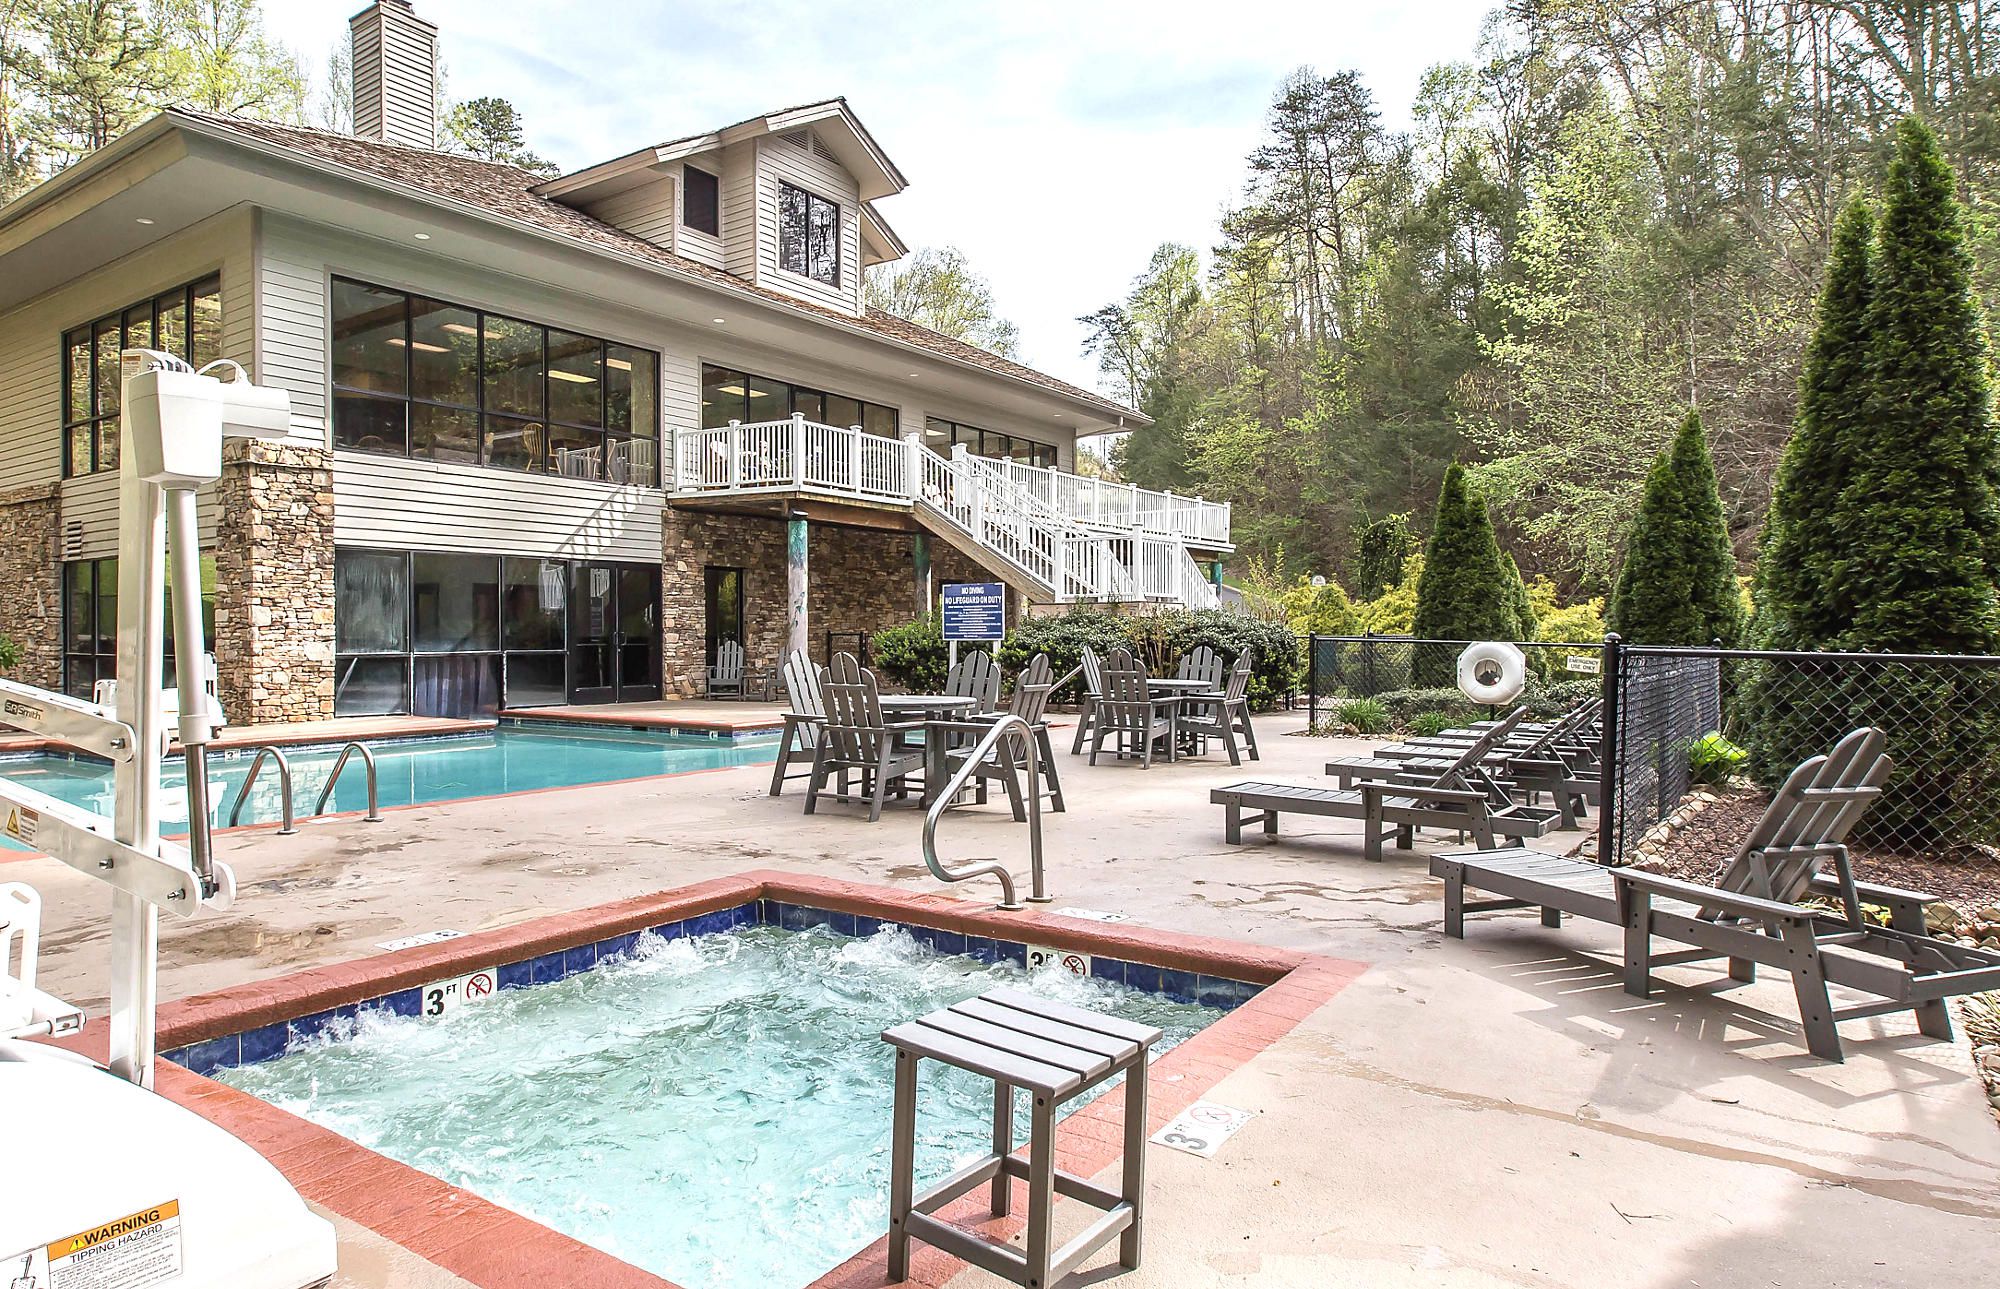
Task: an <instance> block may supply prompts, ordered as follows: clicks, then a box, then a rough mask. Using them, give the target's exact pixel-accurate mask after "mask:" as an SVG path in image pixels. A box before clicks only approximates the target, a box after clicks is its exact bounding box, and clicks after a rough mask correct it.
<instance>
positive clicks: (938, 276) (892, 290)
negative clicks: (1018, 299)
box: [863, 246, 1021, 358]
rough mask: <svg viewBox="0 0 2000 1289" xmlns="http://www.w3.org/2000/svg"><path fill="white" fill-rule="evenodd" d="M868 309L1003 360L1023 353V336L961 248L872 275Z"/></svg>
mask: <svg viewBox="0 0 2000 1289" xmlns="http://www.w3.org/2000/svg"><path fill="white" fill-rule="evenodd" d="M863 286H864V291H865V294H866V298H867V302H868V306H869V307H870V308H872V309H880V310H882V311H883V312H884V313H893V314H895V315H896V316H897V317H899V318H903V319H905V320H907V321H909V322H914V323H916V324H917V325H918V326H920V327H929V328H930V329H931V330H932V331H936V332H940V333H942V334H944V335H947V336H950V337H951V338H952V339H953V340H963V341H964V342H965V343H966V344H968V345H976V346H978V347H979V348H981V349H984V350H986V351H988V352H989V353H996V354H999V355H1000V356H1001V357H1002V358H1012V357H1014V356H1015V355H1016V353H1017V352H1018V351H1019V349H1020V344H1021V331H1020V328H1018V327H1016V326H1015V325H1014V324H1013V323H1011V322H1009V321H1007V319H1005V318H1003V317H1001V316H1000V308H999V305H998V304H997V303H996V302H995V301H994V299H993V287H992V284H990V283H989V282H987V280H986V279H985V278H984V277H982V276H980V275H979V274H978V273H977V272H975V271H974V270H973V267H972V265H971V264H970V263H969V262H968V261H967V260H966V258H965V253H964V252H962V251H960V250H959V249H958V248H957V247H955V246H943V247H928V246H926V247H921V248H919V249H917V250H916V251H913V252H911V253H910V254H909V255H908V256H906V257H904V258H903V259H901V260H899V261H897V262H895V263H894V264H883V265H878V266H876V267H874V268H871V269H869V270H868V274H867V277H866V279H865V281H864V284H863Z"/></svg>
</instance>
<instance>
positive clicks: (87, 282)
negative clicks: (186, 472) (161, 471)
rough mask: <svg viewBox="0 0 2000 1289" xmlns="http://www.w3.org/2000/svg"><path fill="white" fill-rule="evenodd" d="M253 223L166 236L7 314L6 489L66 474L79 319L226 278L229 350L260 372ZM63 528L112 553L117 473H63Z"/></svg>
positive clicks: (234, 218)
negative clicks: (65, 406)
mask: <svg viewBox="0 0 2000 1289" xmlns="http://www.w3.org/2000/svg"><path fill="white" fill-rule="evenodd" d="M253 227H254V225H253V223H252V218H251V214H250V212H249V211H248V210H233V211H227V212H224V213H223V214H220V215H217V216H215V217H213V218H211V219H208V220H205V221H203V222H202V223H200V224H198V225H196V226H195V227H193V228H190V229H187V230H184V231H183V232H180V233H176V234H173V235H171V236H168V237H164V238H162V239H160V240H159V241H158V242H155V243H154V244H152V245H151V246H149V247H147V248H146V249H145V250H144V251H141V252H138V253H135V254H133V255H128V256H126V257H124V258H123V259H120V260H117V261H114V262H113V263H111V264H107V265H105V266H104V267H102V268H100V269H97V270H96V271H94V272H91V273H88V274H86V275H84V276H83V277H81V278H78V279H77V280H76V281H74V282H71V283H69V284H68V285H66V286H64V287H62V288H61V289H60V290H56V291H52V292H50V293H48V294H47V295H43V296H39V297H37V298H36V299H34V300H31V301H29V302H28V303H26V304H24V305H21V306H19V307H18V308H16V309H14V310H13V311H12V312H10V313H8V314H7V315H6V316H5V317H4V318H0V480H4V481H5V485H4V486H5V487H19V486H22V485H26V484H35V483H49V482H53V481H55V480H57V479H59V478H60V477H61V475H62V337H63V333H64V332H65V331H67V330H69V329H70V328H72V327H75V326H77V325H79V324H81V323H86V322H89V321H91V320H92V319H95V318H100V317H103V316H104V315H105V314H107V313H113V312H116V311H117V310H119V309H122V308H124V307H126V306H127V305H130V304H132V303H134V302H135V301H139V300H143V299H145V298H147V297H148V296H151V295H154V294H157V293H158V292H161V291H165V290H168V289H170V288H172V287H176V286H180V285H181V284H183V283H186V282H189V281H193V280H195V279H197V278H201V277H205V276H207V275H208V274H210V273H214V272H218V271H219V272H220V273H221V274H222V356H223V357H225V358H234V359H236V360H237V361H238V362H240V363H242V364H243V365H244V366H245V367H246V368H248V369H250V371H251V374H252V377H253V378H254V377H255V374H256V372H255V367H256V363H255V355H254V353H253V345H252V340H251V337H252V331H253V327H254V319H255V316H256V312H255V308H254V306H253V304H252V285H251V264H252V257H253V246H252V243H253V238H254V234H253ZM61 488H62V517H63V525H64V530H65V532H66V533H69V532H71V531H73V530H72V527H71V526H72V525H76V526H77V527H78V528H80V530H81V531H80V533H79V534H78V544H77V546H76V554H77V555H78V557H89V558H95V557H97V556H100V555H110V554H113V553H114V552H115V551H116V550H117V545H118V479H117V476H116V475H115V474H113V473H109V472H106V473H101V474H96V475H86V476H81V477H78V478H75V479H65V480H62V483H61ZM201 526H202V540H203V541H211V540H213V538H214V534H215V508H214V507H213V506H212V505H208V504H204V505H203V507H202V511H201Z"/></svg>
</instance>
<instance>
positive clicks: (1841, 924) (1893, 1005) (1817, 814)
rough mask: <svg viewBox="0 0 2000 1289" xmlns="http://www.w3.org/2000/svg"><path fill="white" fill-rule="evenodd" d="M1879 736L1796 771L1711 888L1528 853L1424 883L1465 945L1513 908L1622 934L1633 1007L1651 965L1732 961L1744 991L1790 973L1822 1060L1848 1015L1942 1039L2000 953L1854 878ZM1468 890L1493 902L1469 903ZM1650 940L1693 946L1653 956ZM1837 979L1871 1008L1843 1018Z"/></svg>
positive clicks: (1438, 859)
mask: <svg viewBox="0 0 2000 1289" xmlns="http://www.w3.org/2000/svg"><path fill="white" fill-rule="evenodd" d="M1886 741H1887V740H1886V738H1885V736H1884V735H1883V733H1882V731H1880V730H1876V729H1868V728H1863V729H1858V730H1855V731H1853V732H1852V733H1850V734H1848V735H1847V736H1846V737H1845V738H1843V739H1842V740H1841V741H1840V742H1839V743H1838V744H1837V745H1836V746H1835V747H1834V749H1833V751H1832V752H1830V753H1828V754H1826V755H1824V756H1816V757H1813V758H1811V759H1810V760H1808V761H1805V762H1804V763H1802V764H1801V765H1799V766H1798V767H1797V768H1796V769H1794V770H1793V771H1792V773H1791V774H1790V775H1788V776H1787V777H1786V779H1785V782H1784V783H1783V784H1782V785H1781V786H1780V787H1779V788H1778V790H1777V791H1776V792H1775V793H1773V794H1772V797H1771V803H1770V805H1769V806H1768V807H1766V809H1765V811H1764V815H1763V817H1762V818H1761V819H1760V820H1759V821H1758V823H1757V826H1756V827H1755V828H1754V829H1753V830H1752V831H1751V833H1750V835H1749V837H1748V838H1746V839H1745V841H1744V844H1743V846H1742V848H1741V849H1740V850H1738V851H1737V852H1736V854H1735V855H1734V856H1732V857H1731V858H1730V859H1729V861H1728V862H1727V863H1726V864H1725V865H1724V866H1723V868H1722V870H1721V873H1720V875H1719V876H1718V878H1717V880H1716V882H1715V883H1714V884H1713V885H1711V886H1704V885H1701V884H1700V883H1697V882H1686V881H1681V880H1679V879H1677V878H1673V877H1667V876H1664V875H1662V874H1659V873H1646V872H1641V871H1639V870H1637V869H1632V868H1610V867H1605V866H1603V865H1599V864H1594V863H1591V862H1589V861H1587V860H1580V859H1563V858H1560V857H1558V856H1555V855H1547V854H1543V853H1541V852H1539V851H1531V850H1521V849H1510V850H1500V851H1492V852H1487V853H1483V854H1480V853H1467V852H1460V853H1453V854H1443V855H1437V856H1435V857H1433V858H1432V860H1431V873H1432V875H1433V876H1436V877H1440V878H1443V879H1444V883H1445V915H1444V930H1445V934H1446V935H1450V936H1455V937H1459V938H1463V937H1464V935H1465V915H1466V914H1468V913H1484V912H1491V911H1495V910H1500V909H1519V908H1539V909H1540V910H1541V914H1542V923H1543V925H1545V926H1549V927H1559V926H1561V925H1562V915H1563V914H1565V913H1568V914H1571V915H1572V916H1575V917H1581V918H1587V919H1589V920H1591V921H1596V922H1608V923H1610V924H1612V925H1614V926H1622V927H1623V928H1624V931H1625V949H1624V974H1625V990H1626V992H1627V993H1630V994H1633V995H1635V996H1636V997H1640V998H1646V997H1649V996H1650V995H1651V993H1652V988H1653V979H1652V973H1653V969H1654V968H1656V967H1664V966H1686V965H1689V964H1692V963H1698V962H1713V961H1717V960H1723V961H1726V963H1727V964H1728V971H1729V975H1730V978H1731V979H1734V980H1742V981H1749V980H1754V979H1755V978H1756V971H1757V968H1758V967H1759V966H1768V967H1773V968H1777V969H1782V970H1784V971H1786V972H1789V973H1790V975H1791V977H1792V988H1793V994H1794V996H1795V997H1796V998H1797V1000H1798V1006H1799V1019H1800V1022H1801V1024H1802V1026H1803V1028H1804V1030H1805V1037H1806V1047H1807V1048H1808V1050H1810V1051H1811V1052H1812V1053H1813V1054H1814V1055H1815V1056H1818V1057H1821V1058H1823V1059H1825V1060H1829V1061H1838V1060H1840V1059H1842V1055H1843V1054H1842V1050H1841V1042H1840V1031H1839V1029H1838V1025H1839V1023H1840V1022H1841V1021H1845V1020H1857V1019H1860V1018H1862V1017H1867V1016H1880V1015H1883V1014H1885V1013H1889V1012H1896V1011H1909V1012H1912V1013H1914V1014H1915V1016H1916V1020H1917V1028H1918V1029H1919V1030H1920V1031H1921V1032H1922V1033H1924V1034H1926V1035H1928V1036H1930V1037H1932V1038H1940V1039H1948V1038H1950V1037H1951V1013H1950V1012H1949V1010H1948V1009H1947V1008H1946V1005H1945V1002H1944V1000H1945V999H1946V998H1950V997H1953V996H1956V995H1960V994H1968V993H1977V992H1980V991H1983V990H1987V989H1995V988H2000V953H1995V952H1992V951H1990V950H1985V949H1969V948H1965V947H1963V946H1961V945H1958V944H1955V943H1947V942H1945V941H1943V940H1939V939H1937V938H1936V937H1934V936H1931V935H1930V934H1928V931H1927V927H1926V922H1925V918H1924V908H1925V906H1926V905H1927V904H1930V903H1934V902H1935V898H1936V897H1934V896H1931V895H1927V894H1924V893H1922V892H1918V891H1907V890H1902V889H1900V888H1897V887H1890V886H1880V885H1874V884H1871V883H1867V882H1859V881H1856V880H1855V879H1854V874H1853V870H1852V866H1851V865H1850V863H1849V860H1848V854H1847V846H1846V838H1847V834H1848V832H1849V831H1850V830H1852V828H1853V827H1854V825H1855V823H1856V822H1857V821H1858V820H1859V819H1860V818H1861V816H1862V814H1863V813H1864V812H1865V811H1866V810H1867V809H1868V807H1869V805H1871V804H1872V803H1873V802H1874V801H1875V799H1876V798H1877V797H1879V796H1880V795H1881V791H1882V785H1883V784H1884V783H1885V782H1886V781H1887V780H1888V777H1889V773H1890V770H1891V769H1892V763H1891V761H1890V758H1889V757H1888V756H1887V755H1885V754H1884V753H1883V750H1882V749H1883V747H1884V746H1885V744H1886ZM1828 864H1831V865H1832V867H1833V872H1831V873H1828V872H1826V871H1824V866H1825V865H1828ZM1467 888H1472V889H1476V890H1479V891H1485V892H1488V893H1490V894H1492V895H1494V896H1497V897H1498V898H1495V899H1486V900H1480V901H1477V902H1468V901H1467V899H1466V897H1465V893H1466V890H1467ZM1815 895H1819V896H1829V897H1832V898H1833V899H1835V900H1837V901H1838V903H1839V906H1840V911H1839V912H1838V913H1833V914H1830V913H1828V912H1827V911H1826V910H1825V909H1823V908H1820V907H1815V906H1811V905H1807V904H1804V903H1803V902H1802V901H1804V900H1806V899H1807V898H1810V897H1812V896H1815ZM1864 903H1865V904H1871V905H1876V906H1878V907H1883V908H1887V909H1888V910H1889V916H1890V924H1889V925H1888V926H1887V927H1881V926H1877V925H1875V924H1874V923H1873V922H1872V921H1871V920H1869V919H1868V918H1866V917H1865V916H1863V909H1862V905H1863V904H1864ZM1656 938H1657V939H1662V940H1668V941H1671V942H1673V943H1676V944H1681V945H1686V946H1690V947H1688V948H1685V949H1675V950H1672V951H1669V952H1665V953H1658V954H1656V953H1654V952H1653V949H1652V943H1653V941H1654V939H1656ZM1829 983H1831V984H1838V985H1842V986H1845V987H1847V988H1850V989H1854V990H1857V991H1859V992H1862V993H1866V994H1872V995H1874V1001H1870V1002H1865V1003H1860V1004H1856V1005H1853V1006H1848V1007H1842V1008H1836V1007H1835V1006H1834V1005H1833V1000H1832V996H1831V995H1830V994H1829V992H1828V989H1827V986H1828V984H1829Z"/></svg>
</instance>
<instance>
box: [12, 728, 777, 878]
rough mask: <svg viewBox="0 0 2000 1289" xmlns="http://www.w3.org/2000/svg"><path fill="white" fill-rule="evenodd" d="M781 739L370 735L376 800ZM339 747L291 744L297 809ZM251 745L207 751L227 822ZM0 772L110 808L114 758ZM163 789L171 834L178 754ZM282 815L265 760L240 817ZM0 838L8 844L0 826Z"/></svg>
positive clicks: (591, 773) (715, 752)
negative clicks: (378, 739)
mask: <svg viewBox="0 0 2000 1289" xmlns="http://www.w3.org/2000/svg"><path fill="white" fill-rule="evenodd" d="M776 747H777V739H776V738H775V737H773V736H770V735H758V736H755V737H746V738H736V739H727V738H701V737H694V736H689V735H685V734H672V733H668V732H665V731H659V732H655V731H650V730H617V729H585V728H581V727H578V726H561V727H557V726H550V725H531V724H521V725H501V726H500V727H498V728H497V729H495V730H494V731H492V732H491V733H484V734H472V735H451V736H447V737H439V738H418V739H406V740H401V741H394V742H384V743H371V744H370V748H371V750H373V751H374V753H375V764H376V783H377V789H378V795H379V799H380V801H381V804H382V805H384V806H400V805H410V804H412V803H419V804H421V803H428V802H434V801H456V800H459V799H461V798H464V797H484V796H491V795H493V794H495V793H501V792H521V791H525V790H528V789H532V788H567V787H575V786H577V785H579V784H585V783H609V782H612V781H614V780H618V779H638V778H644V777H647V776H649V775H656V774H674V773H677V772H680V771H685V770H708V769H715V768H717V767H720V766H729V765H755V764H759V763H763V764H767V765H768V764H769V763H770V761H771V758H772V756H773V755H774V752H775V749H776ZM339 755H340V749H338V748H335V747H311V748H304V747H302V748H294V749H289V750H287V751H286V753H285V756H286V759H287V760H289V761H290V762H291V766H292V784H293V787H292V800H293V802H294V806H295V809H296V812H297V814H298V817H299V818H301V819H303V818H305V817H306V816H307V815H308V814H310V813H311V812H312V808H313V803H314V802H316V801H318V800H319V794H320V792H321V790H322V789H323V788H325V786H326V780H327V776H328V775H329V774H331V773H333V765H334V761H335V760H336V759H338V757H339ZM250 760H251V753H249V752H218V753H211V754H210V755H209V758H208V767H209V781H210V784H211V785H212V786H211V789H210V794H211V801H210V805H211V818H212V819H213V820H214V822H215V824H216V825H217V826H221V825H223V824H226V823H227V822H228V819H229V812H230V810H231V809H233V808H234V806H235V805H236V796H237V793H238V792H239V791H241V789H242V786H243V779H244V776H246V775H247V774H249V772H250ZM0 775H5V776H6V777H7V778H9V779H12V780H13V781H15V782H17V783H23V784H26V785H27V786H29V787H31V788H35V789H37V790H38V791H41V792H46V793H48V794H49V795H50V796H52V797H55V798H57V799H59V800H62V801H67V802H70V803H71V804H73V805H80V806H85V807H88V808H89V809H92V810H96V811H99V812H103V813H108V812H109V811H110V809H111V767H110V765H108V764H107V763H105V762H102V761H97V760H93V759H90V758H79V757H69V756H27V757H10V758H6V759H4V760H0ZM165 777H166V787H167V799H166V804H165V808H164V809H163V811H162V817H163V819H164V821H165V822H164V829H165V831H167V832H169V833H185V832H186V831H187V798H186V795H185V791H184V788H183V785H184V783H185V780H184V778H183V777H182V770H181V763H180V760H179V758H178V757H176V758H174V759H172V760H170V761H168V762H167V769H166V776H165ZM367 806H368V789H367V786H366V776H365V775H364V774H363V773H362V767H361V762H360V758H359V757H356V758H354V759H353V760H351V761H350V762H349V763H348V766H347V769H346V770H345V771H344V772H343V773H342V774H341V776H340V783H339V785H338V786H337V787H336V788H335V789H334V793H333V800H332V801H330V802H328V803H327V809H328V810H329V811H339V810H364V809H366V808H367ZM282 814H283V804H282V800H281V797H280V794H279V790H278V776H277V767H276V766H274V765H271V764H270V763H268V762H267V763H266V764H265V766H264V769H263V772H262V773H260V774H259V775H258V776H257V782H256V783H255V784H253V785H252V786H251V790H250V800H249V801H247V802H246V803H244V807H243V816H242V819H241V821H240V822H242V823H268V822H272V821H275V820H277V819H278V818H279V817H280V816H281V815H282ZM0 846H7V847H10V848H14V849H18V847H13V843H11V842H9V841H8V840H7V839H6V838H4V837H0Z"/></svg>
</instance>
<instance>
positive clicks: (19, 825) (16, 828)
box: [0, 806, 42, 846]
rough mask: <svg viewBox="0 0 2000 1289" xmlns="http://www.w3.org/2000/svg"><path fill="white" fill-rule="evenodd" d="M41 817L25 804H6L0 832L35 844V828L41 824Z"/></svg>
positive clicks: (16, 839) (19, 840)
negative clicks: (5, 815) (3, 822)
mask: <svg viewBox="0 0 2000 1289" xmlns="http://www.w3.org/2000/svg"><path fill="white" fill-rule="evenodd" d="M41 822H42V817H41V816H40V815H38V814H36V813H35V812H34V811H32V810H30V809H28V808H27V807H26V806H8V807H7V821H6V823H5V824H0V832H4V833H6V834H7V835H8V836H9V837H12V838H13V839H14V840H15V841H18V842H25V843H27V844H28V845H30V846H32V845H34V844H35V830H36V829H37V828H38V827H40V826H41Z"/></svg>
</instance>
